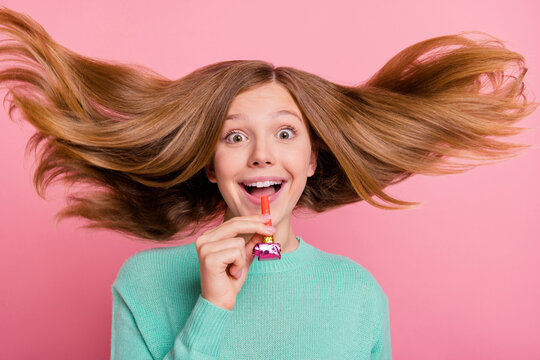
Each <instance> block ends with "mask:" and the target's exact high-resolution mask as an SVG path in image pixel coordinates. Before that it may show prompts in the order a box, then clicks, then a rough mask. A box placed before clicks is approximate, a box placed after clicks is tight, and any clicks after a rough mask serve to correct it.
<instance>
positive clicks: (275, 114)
mask: <svg viewBox="0 0 540 360" xmlns="http://www.w3.org/2000/svg"><path fill="white" fill-rule="evenodd" d="M282 115H292V116H294V117H296V118H297V119H298V120H300V121H302V119H300V117H299V116H298V115H297V114H296V113H295V112H294V111H290V110H279V111H276V112H273V113H270V117H271V118H275V117H278V116H282ZM245 118H246V117H245V115H244V114H231V115H227V117H226V118H225V120H235V119H245Z"/></svg>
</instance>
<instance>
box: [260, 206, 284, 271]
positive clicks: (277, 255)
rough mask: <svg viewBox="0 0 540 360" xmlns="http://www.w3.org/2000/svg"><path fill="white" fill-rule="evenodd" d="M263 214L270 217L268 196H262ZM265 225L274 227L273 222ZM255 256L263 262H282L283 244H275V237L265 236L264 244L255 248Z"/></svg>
mask: <svg viewBox="0 0 540 360" xmlns="http://www.w3.org/2000/svg"><path fill="white" fill-rule="evenodd" d="M261 213H262V214H269V215H270V203H269V201H268V195H263V196H261ZM265 225H268V226H272V220H268V221H267V222H266V223H265ZM253 256H258V257H259V261H261V260H280V259H281V244H280V243H275V242H274V236H272V235H270V236H264V237H263V242H262V243H258V244H256V245H255V246H254V247H253Z"/></svg>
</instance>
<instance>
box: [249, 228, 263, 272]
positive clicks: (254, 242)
mask: <svg viewBox="0 0 540 360" xmlns="http://www.w3.org/2000/svg"><path fill="white" fill-rule="evenodd" d="M262 241H263V236H262V235H261V234H258V233H255V234H253V236H252V237H251V239H249V241H248V242H247V243H246V263H247V266H248V267H249V266H250V265H251V263H252V262H253V260H254V259H255V257H254V256H253V248H254V247H255V245H257V244H258V243H262Z"/></svg>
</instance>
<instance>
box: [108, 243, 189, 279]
mask: <svg viewBox="0 0 540 360" xmlns="http://www.w3.org/2000/svg"><path fill="white" fill-rule="evenodd" d="M195 272H196V273H197V274H198V259H197V252H196V249H195V243H189V244H183V245H177V246H167V247H155V248H150V249H145V250H141V251H138V252H136V253H135V254H133V255H131V256H130V257H129V258H127V259H126V260H125V261H124V263H123V264H122V265H121V267H120V269H119V270H118V273H117V275H116V278H115V280H114V283H113V286H114V287H117V288H120V287H135V286H136V287H140V286H147V285H148V284H155V285H157V284H156V282H160V281H168V279H169V278H171V277H178V276H179V275H181V274H182V275H183V276H192V275H194V273H195Z"/></svg>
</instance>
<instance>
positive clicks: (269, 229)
mask: <svg viewBox="0 0 540 360" xmlns="http://www.w3.org/2000/svg"><path fill="white" fill-rule="evenodd" d="M266 230H268V232H271V233H274V232H276V228H275V227H273V226H267V227H266Z"/></svg>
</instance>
